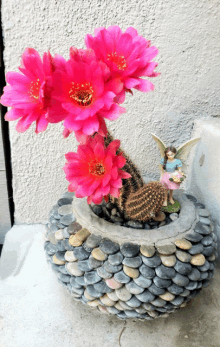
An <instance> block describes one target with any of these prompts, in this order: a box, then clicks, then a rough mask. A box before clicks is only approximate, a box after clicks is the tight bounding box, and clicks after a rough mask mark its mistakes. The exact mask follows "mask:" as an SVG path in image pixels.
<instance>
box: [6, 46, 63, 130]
mask: <svg viewBox="0 0 220 347" xmlns="http://www.w3.org/2000/svg"><path fill="white" fill-rule="evenodd" d="M60 60H61V57H59V56H58V57H57V58H56V60H55V61H56V62H57V64H58V65H59V61H60ZM55 61H54V59H53V58H52V56H51V54H50V53H49V52H48V53H44V55H43V60H41V57H40V55H39V53H38V52H37V51H36V50H35V49H33V48H27V49H26V50H25V52H24V53H23V55H22V59H21V67H20V68H19V70H20V71H21V73H22V74H21V73H18V72H8V73H7V75H6V80H7V83H8V84H9V85H7V86H6V87H5V88H4V94H3V95H2V97H1V103H2V104H3V105H5V106H10V107H11V109H10V110H9V111H8V113H7V114H6V116H5V119H6V120H8V121H11V120H17V119H19V118H20V119H19V121H18V123H17V126H16V130H17V131H19V132H24V131H26V130H27V129H28V128H29V127H30V125H31V124H32V123H33V122H36V130H35V131H36V133H39V132H41V131H44V130H46V128H47V125H48V120H47V113H48V108H49V107H50V105H51V98H50V94H51V76H52V73H53V71H54V69H55ZM60 64H61V63H60ZM59 111H60V112H61V114H63V110H62V108H59Z"/></svg>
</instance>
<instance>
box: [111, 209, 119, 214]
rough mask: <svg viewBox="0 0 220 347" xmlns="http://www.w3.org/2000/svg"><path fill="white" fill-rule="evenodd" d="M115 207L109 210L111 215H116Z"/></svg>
mask: <svg viewBox="0 0 220 347" xmlns="http://www.w3.org/2000/svg"><path fill="white" fill-rule="evenodd" d="M117 212H118V211H117V208H113V209H112V210H111V215H112V216H116V214H117Z"/></svg>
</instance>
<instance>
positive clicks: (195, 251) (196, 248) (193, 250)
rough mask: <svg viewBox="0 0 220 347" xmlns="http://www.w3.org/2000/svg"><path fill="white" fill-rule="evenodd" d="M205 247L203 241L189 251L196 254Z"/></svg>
mask: <svg viewBox="0 0 220 347" xmlns="http://www.w3.org/2000/svg"><path fill="white" fill-rule="evenodd" d="M203 249H204V247H203V245H202V244H201V243H198V244H197V245H193V246H192V247H191V248H190V249H189V250H188V252H189V253H190V254H191V255H195V254H199V253H201V252H202V251H203Z"/></svg>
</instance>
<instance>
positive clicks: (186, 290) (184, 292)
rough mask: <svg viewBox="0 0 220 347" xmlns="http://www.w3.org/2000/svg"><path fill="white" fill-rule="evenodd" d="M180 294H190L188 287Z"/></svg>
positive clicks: (184, 295) (185, 295)
mask: <svg viewBox="0 0 220 347" xmlns="http://www.w3.org/2000/svg"><path fill="white" fill-rule="evenodd" d="M180 295H181V296H183V297H184V298H185V297H187V296H189V295H190V291H189V289H184V291H183V292H182V293H181V294H180Z"/></svg>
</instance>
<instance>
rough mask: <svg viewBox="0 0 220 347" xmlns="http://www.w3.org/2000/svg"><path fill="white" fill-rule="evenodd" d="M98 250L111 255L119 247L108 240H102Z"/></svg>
mask: <svg viewBox="0 0 220 347" xmlns="http://www.w3.org/2000/svg"><path fill="white" fill-rule="evenodd" d="M99 248H100V249H101V250H102V252H104V253H106V254H113V253H116V252H117V251H119V249H120V247H119V245H118V244H117V243H115V242H112V241H111V240H109V239H102V240H101V242H100V244H99Z"/></svg>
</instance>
